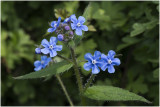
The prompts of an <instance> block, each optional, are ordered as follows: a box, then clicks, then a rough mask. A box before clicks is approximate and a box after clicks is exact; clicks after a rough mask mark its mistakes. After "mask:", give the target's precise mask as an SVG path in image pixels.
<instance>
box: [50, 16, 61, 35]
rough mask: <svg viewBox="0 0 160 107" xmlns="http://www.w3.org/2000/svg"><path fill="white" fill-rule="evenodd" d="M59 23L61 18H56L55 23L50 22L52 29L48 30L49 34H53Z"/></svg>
mask: <svg viewBox="0 0 160 107" xmlns="http://www.w3.org/2000/svg"><path fill="white" fill-rule="evenodd" d="M60 22H61V17H59V18H58V21H57V22H56V21H53V22H51V27H52V28H49V29H48V32H50V33H52V32H54V31H55V30H56V29H57V27H58V26H59V24H60Z"/></svg>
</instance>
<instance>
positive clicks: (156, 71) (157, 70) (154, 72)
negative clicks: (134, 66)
mask: <svg viewBox="0 0 160 107" xmlns="http://www.w3.org/2000/svg"><path fill="white" fill-rule="evenodd" d="M153 77H154V78H158V77H159V68H157V69H155V70H154V71H153Z"/></svg>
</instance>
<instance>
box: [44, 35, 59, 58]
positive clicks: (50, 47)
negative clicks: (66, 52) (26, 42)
mask: <svg viewBox="0 0 160 107" xmlns="http://www.w3.org/2000/svg"><path fill="white" fill-rule="evenodd" d="M57 41H58V39H57V38H56V37H51V38H50V42H48V41H47V40H46V39H43V40H42V42H41V45H42V46H44V48H43V49H41V52H42V53H43V54H50V57H54V56H56V55H57V51H61V50H62V45H56V43H57Z"/></svg>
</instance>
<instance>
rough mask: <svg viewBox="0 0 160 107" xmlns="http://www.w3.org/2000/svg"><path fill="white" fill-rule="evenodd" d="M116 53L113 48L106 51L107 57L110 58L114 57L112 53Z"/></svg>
mask: <svg viewBox="0 0 160 107" xmlns="http://www.w3.org/2000/svg"><path fill="white" fill-rule="evenodd" d="M115 54H116V53H115V52H114V51H113V50H110V51H109V52H108V58H110V59H112V58H114V55H115Z"/></svg>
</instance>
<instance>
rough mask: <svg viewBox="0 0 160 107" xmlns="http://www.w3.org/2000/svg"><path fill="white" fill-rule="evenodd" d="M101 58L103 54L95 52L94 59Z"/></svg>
mask: <svg viewBox="0 0 160 107" xmlns="http://www.w3.org/2000/svg"><path fill="white" fill-rule="evenodd" d="M100 57H101V52H100V51H95V52H94V58H95V59H99V58H100Z"/></svg>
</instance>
